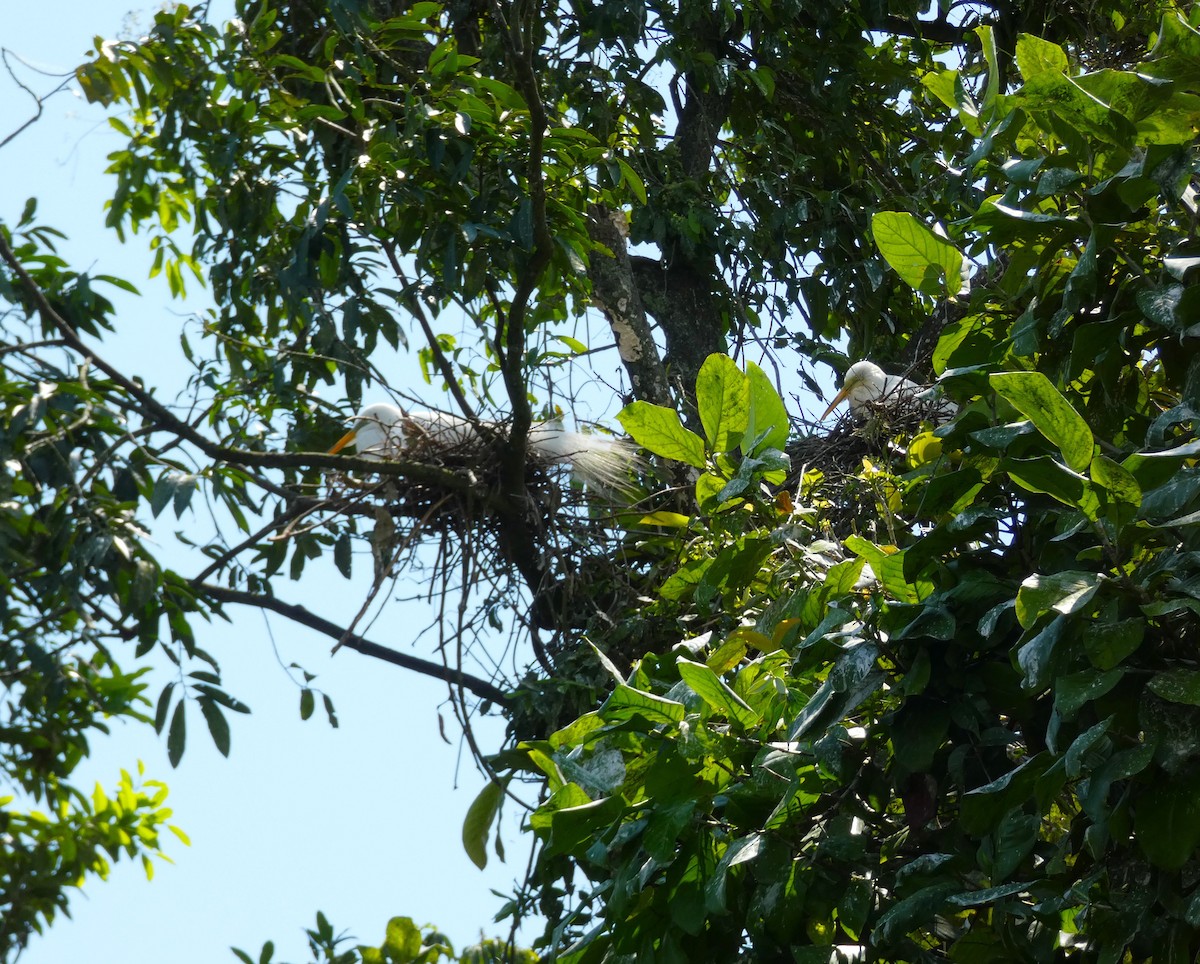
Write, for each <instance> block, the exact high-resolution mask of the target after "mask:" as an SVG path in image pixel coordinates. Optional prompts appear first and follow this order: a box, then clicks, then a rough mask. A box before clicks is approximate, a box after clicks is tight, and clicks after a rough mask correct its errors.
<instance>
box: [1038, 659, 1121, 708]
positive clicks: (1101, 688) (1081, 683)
mask: <svg viewBox="0 0 1200 964" xmlns="http://www.w3.org/2000/svg"><path fill="white" fill-rule="evenodd" d="M1124 675H1125V670H1124V669H1122V668H1120V667H1118V668H1116V669H1110V670H1108V671H1107V672H1101V671H1100V670H1095V669H1085V670H1081V671H1080V672H1078V673H1069V674H1067V675H1066V676H1060V677H1058V679H1056V680H1055V681H1054V706H1055V708H1057V710H1058V712H1059V714H1060V715H1061V716H1062V718H1063V719H1064V720H1070V719H1073V718H1074V716H1075V714H1076V713H1078V712H1079V711H1080V709H1082V708H1083V707H1084V705H1086V704H1087V703H1090V702H1091V701H1092V700H1094V699H1097V698H1099V697H1101V696H1103V695H1104V694H1105V693H1107V692H1109V690H1111V689H1112V688H1113V687H1114V686H1116V685H1117V683H1119V682H1120V681H1121V678H1122V677H1123V676H1124Z"/></svg>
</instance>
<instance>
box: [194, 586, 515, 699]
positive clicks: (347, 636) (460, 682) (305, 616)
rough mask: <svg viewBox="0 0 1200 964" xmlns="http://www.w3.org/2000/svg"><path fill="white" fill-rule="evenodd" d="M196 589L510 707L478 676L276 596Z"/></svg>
mask: <svg viewBox="0 0 1200 964" xmlns="http://www.w3.org/2000/svg"><path fill="white" fill-rule="evenodd" d="M197 588H198V589H200V590H201V591H203V592H204V594H205V595H206V596H208V597H209V598H211V599H215V600H217V601H219V602H229V603H237V604H238V605H242V606H254V607H257V608H258V609H266V610H269V611H271V612H274V613H279V615H281V616H286V617H287V618H288V619H290V620H292V621H293V622H296V623H299V624H300V625H301V626H307V627H308V628H309V629H313V630H316V631H317V632H318V633H321V634H322V635H325V636H328V637H330V638H331V639H335V640H339V641H340V642H341V645H343V646H345V647H346V648H347V649H352V650H354V651H355V652H358V653H362V654H363V655H364V656H373V657H374V658H375V659H380V660H383V661H384V662H385V663H391V664H392V665H393V666H399V667H401V668H402V669H408V670H412V671H413V672H414V673H420V674H421V675H422V676H430V677H433V678H434V679H439V680H441V681H442V682H444V683H449V684H451V685H454V686H461V687H463V688H464V689H468V690H470V691H471V692H472V693H474V694H475V695H476V696H478V697H480V698H481V699H485V700H489V701H491V702H493V703H495V704H497V705H498V706H508V705H509V703H510V700H509V696H508V694H507V693H506V692H504V690H502V689H500V687H498V686H496V685H495V684H494V683H491V682H489V681H488V680H485V679H480V678H479V677H478V676H473V675H472V674H470V673H466V672H464V671H463V670H461V669H455V668H453V667H450V666H443V665H442V664H440V663H434V662H431V661H430V660H427V659H421V658H420V657H418V656H409V655H408V654H406V653H400V652H397V651H396V650H394V649H389V648H388V647H387V646H381V645H380V644H379V643H373V642H371V641H370V640H368V639H363V637H361V636H358V635H355V634H354V633H349V632H347V631H346V630H345V629H343V628H342V627H341V626H338V625H337V624H336V623H332V622H330V621H329V620H328V619H324V618H323V617H321V616H318V615H317V614H316V613H313V612H310V611H309V610H307V609H305V608H304V607H303V606H299V605H296V604H295V603H286V602H283V601H282V600H280V599H276V598H275V597H274V596H263V595H260V594H258V593H252V592H246V591H245V590H241V589H229V588H226V587H225V586H218V585H214V584H213V583H203V584H201V585H199V586H197Z"/></svg>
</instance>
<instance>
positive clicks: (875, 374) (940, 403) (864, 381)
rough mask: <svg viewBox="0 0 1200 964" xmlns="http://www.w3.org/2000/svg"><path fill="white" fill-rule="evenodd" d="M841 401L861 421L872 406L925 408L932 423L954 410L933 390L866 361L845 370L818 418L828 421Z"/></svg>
mask: <svg viewBox="0 0 1200 964" xmlns="http://www.w3.org/2000/svg"><path fill="white" fill-rule="evenodd" d="M843 401H849V402H850V414H851V415H853V416H854V417H855V418H865V417H866V416H867V414H868V412H869V406H872V405H883V406H885V407H888V408H890V407H896V408H900V407H913V408H919V407H921V406H927V407H928V412H929V417H930V418H932V419H933V420H934V421H946V420H947V419H949V418H951V417H953V415H954V412H955V410H956V409H955V406H954V403H953V402H950V401H948V400H946V399H944V398H941V397H939V396H938V394H937V390H936V389H935V388H932V387H929V386H926V385H918V384H917V383H916V382H912V381H909V380H908V379H907V378H903V377H901V376H900V375H889V374H888V373H887V372H885V371H884V370H883V369H882V368H880V367H879V366H878V365H876V364H875V363H874V362H869V361H860V362H855V363H854V364H853V365H851V366H850V367H849V368H848V369H847V370H846V377H845V378H843V379H842V387H841V388H840V389H839V390H838V393H837V394H836V395H835V396H834V397H833V401H832V402H830V403H829V407H828V408H827V409H825V412H824V413H823V414H822V415H821V418H822V419H825V418H828V417H829V413H830V412H832V411H833V410H834V409H835V408H837V407H838V406H839V405H840V404H841V403H842V402H843Z"/></svg>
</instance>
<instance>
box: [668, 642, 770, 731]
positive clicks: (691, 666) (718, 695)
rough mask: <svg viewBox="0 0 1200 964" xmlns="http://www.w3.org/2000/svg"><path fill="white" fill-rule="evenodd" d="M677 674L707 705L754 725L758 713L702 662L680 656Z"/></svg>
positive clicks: (732, 717)
mask: <svg viewBox="0 0 1200 964" xmlns="http://www.w3.org/2000/svg"><path fill="white" fill-rule="evenodd" d="M675 664H676V666H677V667H678V668H679V675H680V676H681V677H682V678H683V681H684V682H685V683H687V684H688V686H690V687H691V688H692V689H693V690H695V691H696V694H697V695H698V696H699V697H700V698H701V699H702V700H704V702H705V703H707V704H708V705H709V706H711V707H712V708H713V709H714V710H716V711H717V712H719V713H722V714H724V715H725V716H726V717H728V718H729V719H731V720H737V722H738V723H739V724H741V726H743V727H751V726H756V725H758V723H759V720H760V717H759V715H758V714H757V713H756V712H755V711H754V710H753V708H751V707H750V706H749V704H747V703H746V702H745V701H744V700H743V699H742V698H741V697H740V696H738V695H737V693H735V692H734V691H733V690H732V689H730V688H729V686H728V685H727V684H726V683H725V681H724V680H722V679H721V678H720V677H719V676H718V675H717V674H716V673H714V672H713V671H712V670H711V669H709V667H708V666H707V665H705V664H704V663H694V662H692V661H691V660H690V659H685V658H684V657H682V656H680V657H678V658H677V659H676V660H675Z"/></svg>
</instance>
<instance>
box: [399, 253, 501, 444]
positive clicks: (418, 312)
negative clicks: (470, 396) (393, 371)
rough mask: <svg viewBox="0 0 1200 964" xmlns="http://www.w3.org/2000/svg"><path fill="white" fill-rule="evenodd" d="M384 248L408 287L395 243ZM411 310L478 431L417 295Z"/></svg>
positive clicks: (474, 417)
mask: <svg viewBox="0 0 1200 964" xmlns="http://www.w3.org/2000/svg"><path fill="white" fill-rule="evenodd" d="M382 247H383V253H384V254H386V255H387V259H388V262H389V263H390V264H391V266H392V272H393V273H394V274H395V275H396V278H397V279H398V280H399V281H400V282H401V283H403V284H405V285H407V284H408V276H407V275H406V274H405V273H404V266H403V265H401V264H400V259H399V258H398V257H396V245H395V243H394V242H390V241H389V242H386V243H385V244H383V245H382ZM411 310H412V313H413V315H415V316H416V319H417V322H418V323H419V324H420V326H421V331H423V332H424V333H425V340H426V341H427V342H428V343H429V351H430V352H431V353H432V355H433V360H434V363H435V364H436V365H437V367H438V371H440V372H441V373H442V378H443V380H444V381H445V382H446V388H448V389H449V390H450V394H451V395H453V396H454V400H455V401H456V402H457V403H458V407H459V408H460V409H462V413H463V415H465V416H466V417H467V420H468V421H470V423H471V424H472V425H474V426H475V428H476V429H478V428H479V417H478V416H477V415H476V414H475V410H474V409H473V408H471V405H470V403H469V402H468V401H467V397H466V396H465V395H464V394H463V390H462V386H460V385H459V384H458V378H457V376H456V375H455V374H454V369H453V368H452V367H451V366H450V360H449V359H448V358H447V357H446V355H445V353H444V352H443V351H442V346H441V345H439V344H438V340H437V337H436V336H435V335H434V333H433V326H432V325H430V324H429V319H428V318H426V317H425V309H423V308H422V307H421V303H420V302H419V301H417V300H416V296H415V295H414V296H413V302H412V305H411Z"/></svg>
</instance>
